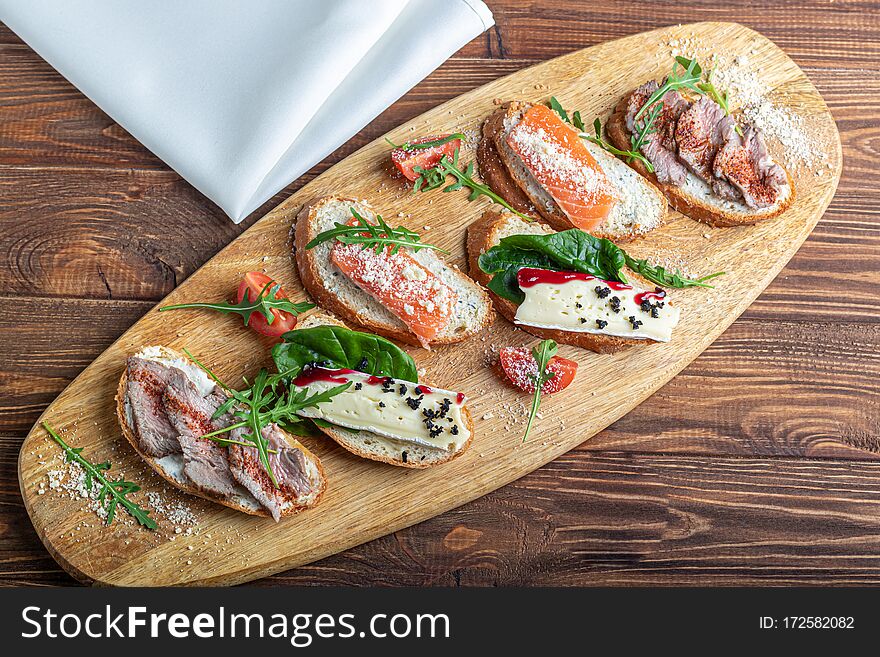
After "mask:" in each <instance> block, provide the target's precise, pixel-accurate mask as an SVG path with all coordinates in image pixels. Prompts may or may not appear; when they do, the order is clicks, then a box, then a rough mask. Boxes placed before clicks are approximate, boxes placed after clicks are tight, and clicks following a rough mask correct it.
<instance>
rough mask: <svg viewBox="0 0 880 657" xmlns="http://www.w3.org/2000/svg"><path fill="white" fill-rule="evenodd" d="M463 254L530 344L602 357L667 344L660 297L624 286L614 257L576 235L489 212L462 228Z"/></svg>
mask: <svg viewBox="0 0 880 657" xmlns="http://www.w3.org/2000/svg"><path fill="white" fill-rule="evenodd" d="M467 247H468V258H469V263H470V272H471V275H472V276H473V277H474V279H475V280H477V281H479V282H480V283H482V284H483V285H485V286H486V287H487V288H488V290H489V292H490V294H491V295H492V299H493V301H494V303H495V306H496V308H497V309H498V311H499V312H500V313H501V314H502V315H503V316H504V317H506V318H507V319H508V320H510V321H511V322H513V323H514V324H516V325H517V326H518V327H520V328H522V329H523V330H524V331H527V332H529V333H532V334H533V335H537V336H538V337H541V338H544V339H552V340H555V341H556V342H559V343H562V344H570V345H574V346H578V347H584V348H586V349H590V350H592V351H596V352H599V353H609V352H614V351H617V350H619V349H621V348H623V347H627V346H632V345H643V344H647V343H650V342H668V341H669V340H670V339H671V337H672V331H673V329H674V328H675V325H676V324H677V323H678V319H679V310H678V308H676V307H675V306H673V305H672V304H671V303H670V302H669V299H668V298H667V296H666V292H665V291H663V290H662V289H660V288H659V287H658V288H649V287H642V286H641V285H639V284H636V283H635V282H629V281H627V279H626V278H625V277H624V274H623V272H622V269H623V267H624V260H623V257H622V255H621V251H620V250H619V249H618V248H617V247H616V246H615V245H614V244H612V243H611V242H608V241H607V240H600V239H597V238H594V237H593V236H591V235H588V234H586V233H584V232H583V231H580V230H577V229H570V230H567V231H563V232H559V233H557V232H555V231H553V230H552V229H551V228H550V227H549V226H547V225H546V224H541V223H538V222H527V221H524V220H523V219H522V218H520V217H518V216H516V215H514V214H512V213H509V212H497V211H493V210H490V211H487V212H486V213H484V214H483V216H482V218H481V219H479V220H478V221H476V222H475V223H473V224H471V226H470V227H469V228H468V242H467ZM625 281H627V282H625Z"/></svg>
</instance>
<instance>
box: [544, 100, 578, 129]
mask: <svg viewBox="0 0 880 657" xmlns="http://www.w3.org/2000/svg"><path fill="white" fill-rule="evenodd" d="M550 109H552V110H553V111H554V112H556V113H557V114H558V115H559V118H560V119H562V120H563V121H565V122H566V123H571V121H569V120H568V112H566V111H565V110H564V109H563V107H562V104H561V103H560V102H559V101H558V100H557V99H556V96H550ZM578 116H580V115H578Z"/></svg>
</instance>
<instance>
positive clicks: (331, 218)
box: [294, 196, 495, 346]
mask: <svg viewBox="0 0 880 657" xmlns="http://www.w3.org/2000/svg"><path fill="white" fill-rule="evenodd" d="M352 207H354V208H355V209H356V210H357V212H358V213H359V214H360V215H361V216H363V217H364V218H365V219H367V220H368V221H370V220H372V219H373V218H374V216H375V214H374V212H373V210H372V208H370V207H369V206H368V205H367V204H366V203H364V202H362V201H356V200H354V199H350V198H344V197H339V196H324V197H322V198H317V199H314V200H312V201H311V202H309V203H308V204H306V205H305V206H304V207H303V209H302V210H300V212H299V214H298V215H297V219H296V227H295V229H294V249H295V252H296V264H297V267H298V268H299V275H300V278H301V279H302V282H303V285H304V286H305V288H306V290H307V291H308V293H309V294H310V295H312V297H313V298H314V299H315V301H317V303H318V304H319V305H320V306H322V307H323V308H326V309H328V310H330V311H331V312H333V313H334V314H335V315H338V316H339V317H341V318H342V319H344V320H345V321H347V322H350V323H351V324H355V325H357V326H360V327H363V328H365V329H366V330H368V331H370V332H372V333H378V334H379V335H383V336H385V337H387V338H391V339H393V340H399V341H400V342H405V343H406V344H411V345H415V346H420V343H419V340H418V338H417V337H416V335H415V334H414V333H413V332H412V331H411V330H410V329H409V328H408V327H407V326H406V324H404V323H403V322H402V321H401V320H400V319H398V318H397V317H396V316H395V315H394V314H393V313H391V312H390V311H389V310H388V309H387V308H385V306H383V305H382V304H381V303H380V302H379V301H377V300H376V299H374V298H373V297H371V296H370V295H369V294H367V293H366V292H364V291H363V290H361V289H360V288H359V287H358V286H357V285H356V284H355V283H354V282H353V281H351V280H350V279H349V278H348V277H346V276H345V275H344V274H343V273H342V272H341V271H340V270H339V268H338V267H336V266H335V265H334V264H333V263H332V262H330V248H331V246H332V244H331V243H330V242H325V243H323V244H319V245H318V246H316V247H314V248H312V249H306V248H305V247H306V244H308V243H309V242H311V241H312V239H314V238H315V237H316V236H317V235H318V234H319V233H322V232H324V231H325V230H328V229H330V228H333V227H334V225H335V224H336V223H342V224H345V223H347V222H348V221H349V220H350V219H351V210H350V208H352ZM412 255H413V257H414V258H415V259H416V260H418V261H419V263H421V264H422V265H423V266H424V267H425V268H426V269H428V270H430V271H431V272H433V273H434V274H435V275H436V276H438V277H439V278H440V280H442V281H443V283H445V284H446V285H448V286H449V287H450V288H452V289H453V290H454V291H455V294H456V304H455V308H454V311H453V313H452V317H451V318H450V321H449V323H448V324H447V325H446V326H445V327H444V328H443V329H442V330H441V331H440V333H438V335H437V337H436V338H435V339H434V340H433V341H432V342H431V345H442V344H451V343H453V342H461V341H462V340H466V339H467V338H469V337H471V336H473V335H476V334H477V333H479V332H480V331H482V330H483V329H485V328H486V327H488V326H489V325H490V324H491V323H492V322H493V321H494V320H495V313H494V311H493V310H492V302H491V301H490V299H489V297H488V295H487V294H486V293H485V292H484V291H483V289H482V288H481V287H480V286H479V285H477V284H476V283H474V282H473V281H472V280H471V279H470V278H468V277H467V276H466V275H465V274H463V273H462V272H460V271H459V270H458V269H456V268H454V267H451V266H449V265H447V264H446V262H444V261H443V259H442V258H441V257H440V256H439V255H438V254H437V252H436V251H434V250H432V249H421V250H419V251H417V252H414V253H413V254H412Z"/></svg>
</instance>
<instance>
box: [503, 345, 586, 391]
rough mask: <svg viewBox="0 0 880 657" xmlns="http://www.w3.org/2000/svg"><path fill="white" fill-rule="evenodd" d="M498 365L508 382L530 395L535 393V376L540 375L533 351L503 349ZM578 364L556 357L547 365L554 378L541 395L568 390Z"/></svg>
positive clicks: (516, 348) (543, 387)
mask: <svg viewBox="0 0 880 657" xmlns="http://www.w3.org/2000/svg"><path fill="white" fill-rule="evenodd" d="M498 363H499V365H500V366H501V369H502V370H503V372H504V374H505V376H506V377H507V378H508V380H509V381H510V382H511V383H512V384H513V385H515V386H516V387H517V388H519V389H520V390H525V391H526V392H528V393H534V392H535V375H537V373H538V363H537V362H535V358H534V356H532V351H531V350H530V349H528V348H526V347H503V348H502V349H501V350H500V351H499V352H498ZM577 367H578V364H577V363H576V362H575V361H573V360H569V359H568V358H563V357H562V356H554V357H553V358H551V359H550V362H549V363H548V364H547V369H548V370H549V371H550V372H553V374H554V376H553V378H552V379H550V380H549V381H546V382H545V383H544V385H543V386H542V387H541V394H543V395H550V394H553V393H554V392H559V391H560V390H562V389H564V388H567V387H568V385H569V384H570V383H571V382H572V381H573V380H574V375H575V374H576V373H577Z"/></svg>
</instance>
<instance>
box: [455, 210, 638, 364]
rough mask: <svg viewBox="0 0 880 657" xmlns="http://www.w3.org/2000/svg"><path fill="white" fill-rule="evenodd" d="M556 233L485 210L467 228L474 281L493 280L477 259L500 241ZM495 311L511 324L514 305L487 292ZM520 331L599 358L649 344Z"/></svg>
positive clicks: (592, 335) (568, 333)
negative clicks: (594, 353) (595, 354)
mask: <svg viewBox="0 0 880 657" xmlns="http://www.w3.org/2000/svg"><path fill="white" fill-rule="evenodd" d="M553 232H555V231H554V230H553V229H552V228H550V226H547V225H546V224H542V223H538V222H531V223H530V222H528V221H524V220H523V219H522V218H520V217H517V216H516V215H515V214H512V213H510V212H499V211H497V210H487V211H486V212H484V213H483V216H482V217H480V218H479V219H478V220H477V221H475V222H474V223H472V224H471V225H470V226H468V235H467V250H468V266H469V267H470V273H471V276H472V277H473V278H474V280H476V281H478V282H479V283H482V284H483V285H488V284H489V281H490V280H491V279H492V277H491V276H490V275H489V274H486V273H485V272H483V270H482V269H480V263H479V259H480V255H481V254H482V253H483V252H485V251H487V250H488V249H491V248H492V247H493V246H495V245H497V244H498V242H500V241H501V240H502V239H503V238H505V237H508V236H510V235H548V234H550V233H553ZM489 294H490V295H491V297H492V301H493V302H494V303H495V308H496V309H497V310H498V312H500V313H501V314H502V315H503V316H504V317H505V318H506V319H507V320H508V321H510V322H513V320H514V317H515V316H516V309H517V305H516V304H515V303H513V302H512V301H509V300H508V299H502V298H501V297H499V296H498V295H496V294H494V293H492V292H489ZM517 327H518V328H521V329H522V330H523V331H526V332H528V333H531V334H532V335H537V336H538V337H539V338H544V339H550V340H555V341H556V342H558V343H560V344H570V345H572V346H575V347H583V348H584V349H589V350H590V351H595V352H596V353H600V354H610V353H613V352H615V351H618V350H620V349H623V348H624V347H629V346H632V345H640V344H641V345H644V344H650V343H651V341H650V340H641V339H637V338H621V337H617V336H613V335H597V334H595V333H576V332H571V331H560V330H556V329H542V328H536V327H532V326H526V325H524V324H517Z"/></svg>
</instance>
